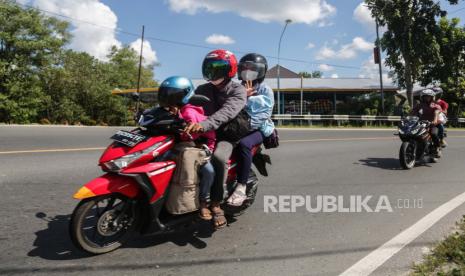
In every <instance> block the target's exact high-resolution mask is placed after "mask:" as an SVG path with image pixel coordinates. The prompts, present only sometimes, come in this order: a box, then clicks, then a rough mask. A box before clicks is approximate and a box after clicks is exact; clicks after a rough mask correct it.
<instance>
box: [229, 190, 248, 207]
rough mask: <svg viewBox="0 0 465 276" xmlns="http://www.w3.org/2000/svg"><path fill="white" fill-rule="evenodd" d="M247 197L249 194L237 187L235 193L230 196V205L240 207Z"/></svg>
mask: <svg viewBox="0 0 465 276" xmlns="http://www.w3.org/2000/svg"><path fill="white" fill-rule="evenodd" d="M246 199H247V195H246V194H245V193H243V192H242V191H239V190H237V189H236V190H235V191H234V193H233V194H232V195H231V196H230V197H229V198H228V205H231V206H234V207H240V206H242V204H243V203H244V201H245V200H246Z"/></svg>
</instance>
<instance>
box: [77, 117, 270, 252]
mask: <svg viewBox="0 0 465 276" xmlns="http://www.w3.org/2000/svg"><path fill="white" fill-rule="evenodd" d="M139 125H140V127H139V128H136V129H134V130H132V131H130V132H127V131H122V130H120V131H118V132H117V133H116V134H115V135H114V136H112V137H111V139H113V140H114V142H113V143H112V144H111V145H110V146H109V147H108V148H107V149H106V150H105V152H104V153H103V155H102V156H101V157H100V160H99V166H100V167H101V168H102V170H103V171H104V172H106V173H105V174H104V175H102V176H100V177H97V178H95V179H93V180H91V181H90V182H89V183H87V184H85V185H84V186H83V187H82V188H80V189H79V190H78V191H77V192H76V194H75V195H74V198H75V199H80V200H81V201H80V202H79V204H78V205H77V206H76V208H75V210H74V212H73V214H72V216H71V222H70V235H71V239H72V241H73V243H74V244H75V245H76V246H77V247H78V248H80V249H82V250H84V251H87V252H89V253H92V254H102V253H107V252H110V251H112V250H115V249H117V248H119V247H120V246H121V245H123V243H124V242H125V241H127V240H128V238H130V237H131V236H132V235H133V234H134V233H135V232H140V233H141V234H156V233H162V232H171V231H174V230H176V229H177V228H179V227H180V226H184V225H186V224H189V223H192V222H193V221H195V220H196V218H198V214H197V212H192V213H188V214H183V215H171V214H169V213H168V212H167V211H166V209H165V208H164V205H165V200H166V198H167V192H168V191H169V189H168V188H169V185H170V179H171V177H172V175H173V172H174V170H175V168H176V164H175V163H174V162H173V161H170V160H169V159H168V158H167V156H168V155H170V150H171V149H173V147H174V145H175V144H176V143H177V142H178V141H179V137H180V135H179V134H180V133H181V132H182V129H183V127H184V123H183V122H182V121H181V120H180V119H177V118H174V117H173V116H172V115H171V114H170V113H169V112H167V111H166V110H165V109H163V108H153V109H151V110H148V111H145V112H144V113H143V114H142V115H141V119H140V120H139ZM253 152H254V164H255V166H256V168H257V169H258V170H259V172H260V173H261V174H263V175H267V173H266V167H265V163H269V164H271V162H270V159H269V156H267V155H264V154H262V153H261V148H260V146H256V147H255V148H254V149H253ZM235 166H236V163H235V161H234V154H233V156H232V158H231V160H230V165H229V172H228V181H227V185H226V187H225V189H224V191H225V194H224V198H225V199H226V198H228V197H229V196H230V194H231V193H232V192H233V191H234V189H235V186H236V184H237V182H236V171H235ZM257 185H258V179H257V177H256V175H255V173H254V172H253V170H251V172H250V177H249V180H248V183H247V200H246V201H245V202H244V204H243V205H242V206H241V207H240V208H226V212H227V214H228V213H229V215H233V216H234V215H239V214H241V213H243V212H244V210H245V209H246V208H247V207H249V206H250V205H251V204H252V203H253V202H254V200H255V196H256V193H257ZM225 207H226V206H225Z"/></svg>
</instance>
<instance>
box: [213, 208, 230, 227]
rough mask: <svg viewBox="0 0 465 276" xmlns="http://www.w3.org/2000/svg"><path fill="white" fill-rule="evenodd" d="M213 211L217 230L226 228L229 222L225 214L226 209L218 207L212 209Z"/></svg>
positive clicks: (214, 224)
mask: <svg viewBox="0 0 465 276" xmlns="http://www.w3.org/2000/svg"><path fill="white" fill-rule="evenodd" d="M212 213H213V226H215V230H218V229H221V228H224V227H225V226H226V225H227V224H228V221H227V220H226V217H225V216H224V211H223V210H221V209H219V208H218V209H216V210H212Z"/></svg>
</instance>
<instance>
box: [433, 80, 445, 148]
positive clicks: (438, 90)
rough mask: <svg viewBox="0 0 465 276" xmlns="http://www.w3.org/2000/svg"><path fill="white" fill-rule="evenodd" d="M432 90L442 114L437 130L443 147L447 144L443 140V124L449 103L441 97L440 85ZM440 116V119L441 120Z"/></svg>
mask: <svg viewBox="0 0 465 276" xmlns="http://www.w3.org/2000/svg"><path fill="white" fill-rule="evenodd" d="M433 90H434V92H436V95H435V100H436V103H437V104H438V105H439V106H441V108H442V114H441V115H440V120H439V125H438V130H439V133H438V135H439V139H440V141H441V147H443V148H445V147H446V146H447V142H446V140H445V124H446V120H447V110H448V109H449V104H448V103H447V102H446V101H444V100H443V99H442V93H443V91H442V89H441V88H440V87H435V88H433ZM441 118H442V120H441Z"/></svg>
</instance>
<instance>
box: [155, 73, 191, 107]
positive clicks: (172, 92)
mask: <svg viewBox="0 0 465 276" xmlns="http://www.w3.org/2000/svg"><path fill="white" fill-rule="evenodd" d="M193 95H194V85H193V84H192V82H191V80H190V79H188V78H184V77H178V76H174V77H169V78H167V79H166V80H164V81H163V82H162V83H161V85H160V87H159V88H158V102H159V103H160V106H163V107H166V106H183V105H185V104H187V103H189V100H190V98H192V96H193Z"/></svg>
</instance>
